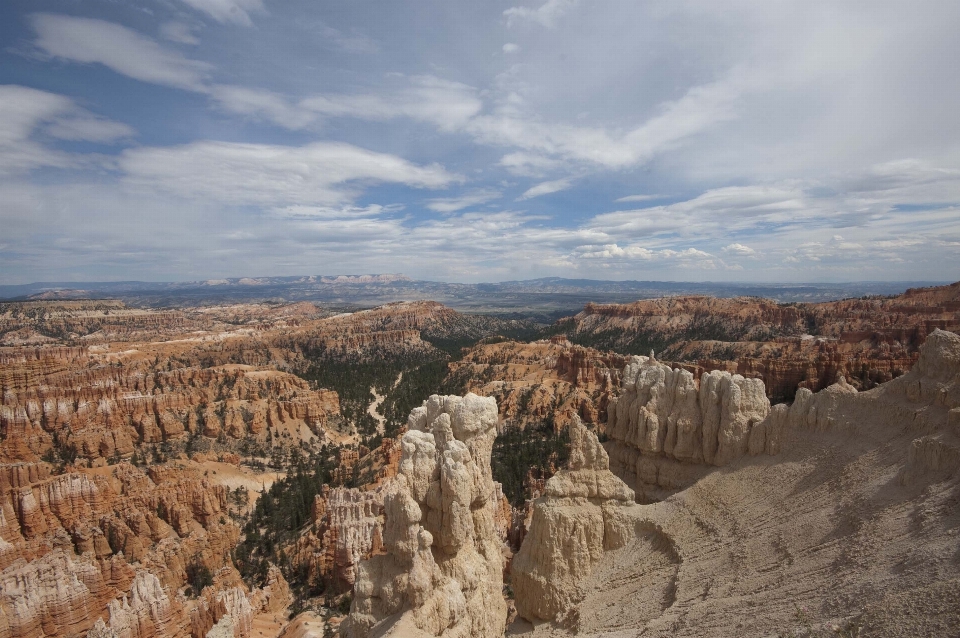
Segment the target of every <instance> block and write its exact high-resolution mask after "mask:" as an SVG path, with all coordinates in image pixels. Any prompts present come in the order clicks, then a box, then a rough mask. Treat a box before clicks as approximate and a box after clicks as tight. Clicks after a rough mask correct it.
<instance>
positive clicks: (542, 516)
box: [511, 417, 639, 622]
mask: <svg viewBox="0 0 960 638" xmlns="http://www.w3.org/2000/svg"><path fill="white" fill-rule="evenodd" d="M609 465H610V464H609V459H608V457H607V453H606V451H604V449H603V447H602V446H601V445H600V442H599V441H598V440H597V437H596V435H595V434H594V433H593V432H590V431H589V430H587V428H586V427H585V426H584V425H583V423H582V422H581V421H580V419H579V418H576V417H575V418H574V419H573V420H572V421H571V423H570V461H569V467H568V469H565V470H561V471H560V472H558V473H557V474H556V475H555V476H553V478H551V479H550V480H549V481H547V486H546V493H545V495H544V496H543V497H541V498H539V499H537V501H536V502H535V504H534V510H533V522H532V523H531V526H530V531H529V533H528V534H527V536H526V538H525V539H524V541H523V545H522V546H521V547H520V552H519V553H518V554H517V556H516V557H515V558H514V559H513V565H512V567H511V570H512V573H513V583H512V584H513V590H514V595H515V599H516V605H517V612H518V613H519V614H520V615H521V616H523V617H524V618H527V619H529V620H550V621H559V622H563V621H564V620H565V617H566V616H567V615H568V614H569V613H570V612H571V611H573V610H574V609H575V607H576V604H577V603H578V602H579V601H580V600H581V599H582V598H583V591H582V590H581V587H580V584H581V583H582V581H583V580H584V579H586V578H587V577H588V576H589V575H590V573H591V572H592V570H593V568H594V566H595V565H596V564H597V563H598V562H599V561H600V559H601V558H602V557H603V553H604V552H605V551H609V550H612V549H617V548H619V547H622V546H623V545H624V544H626V543H627V542H628V541H629V540H631V539H632V538H633V536H634V527H635V513H636V511H637V510H638V509H639V506H637V505H636V504H635V503H634V494H633V491H632V490H631V489H630V488H628V487H627V486H626V485H625V484H624V483H623V481H621V480H620V479H618V478H617V477H616V476H614V475H613V473H612V472H610V469H609Z"/></svg>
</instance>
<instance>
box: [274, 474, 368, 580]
mask: <svg viewBox="0 0 960 638" xmlns="http://www.w3.org/2000/svg"><path fill="white" fill-rule="evenodd" d="M383 498H384V495H383V490H382V489H372V490H368V491H364V490H360V489H357V488H345V487H335V488H332V489H331V488H330V487H328V486H326V485H325V486H324V488H323V492H322V493H321V494H318V495H317V496H316V499H315V500H314V505H313V518H314V524H313V526H312V527H311V528H310V529H308V530H307V531H306V532H304V533H302V534H301V535H300V536H299V537H298V538H297V541H296V544H295V546H294V549H293V552H292V562H293V564H294V567H295V568H296V569H299V570H301V571H303V572H305V573H306V574H307V577H306V580H307V582H312V583H321V582H322V583H323V584H324V589H325V591H327V592H330V593H342V592H348V591H350V590H351V589H352V588H353V584H354V582H356V578H357V567H358V565H359V564H360V561H361V560H363V559H364V558H367V557H369V556H370V554H371V553H378V552H380V551H382V548H383V530H382V517H383Z"/></svg>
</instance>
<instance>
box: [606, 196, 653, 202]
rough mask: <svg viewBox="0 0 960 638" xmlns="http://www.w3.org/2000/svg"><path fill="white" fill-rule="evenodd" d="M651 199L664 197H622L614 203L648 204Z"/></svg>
mask: <svg viewBox="0 0 960 638" xmlns="http://www.w3.org/2000/svg"><path fill="white" fill-rule="evenodd" d="M651 199H663V195H627V196H626V197H621V198H619V199H615V200H613V201H614V202H616V203H626V202H647V201H650V200H651Z"/></svg>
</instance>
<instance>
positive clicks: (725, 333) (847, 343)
mask: <svg viewBox="0 0 960 638" xmlns="http://www.w3.org/2000/svg"><path fill="white" fill-rule="evenodd" d="M558 325H559V326H560V327H562V328H564V329H566V330H567V331H568V334H569V335H570V337H571V339H573V340H574V341H576V342H578V343H585V344H590V345H592V346H594V347H603V348H610V349H613V350H616V351H618V352H628V353H639V352H646V351H647V349H649V348H651V347H653V348H656V350H657V352H658V353H660V354H661V358H663V359H666V360H672V361H676V362H681V363H683V364H684V366H685V367H688V368H689V369H690V370H691V371H693V372H694V373H695V375H696V376H697V377H699V376H700V375H701V374H702V373H703V372H710V371H712V370H721V371H726V372H731V373H737V374H741V375H743V376H745V377H757V378H760V379H762V380H763V381H764V383H765V386H766V389H767V396H768V397H770V398H771V399H776V400H790V399H792V398H793V396H794V393H795V392H796V391H797V389H798V388H807V389H809V390H811V391H814V392H815V391H817V390H820V389H822V388H825V387H827V386H829V385H831V384H833V383H834V382H835V381H836V379H837V378H838V377H839V376H844V377H845V378H846V379H847V380H848V381H849V382H850V383H851V384H852V385H854V387H856V388H858V389H860V390H864V389H868V388H871V387H874V386H875V385H877V384H878V383H884V382H886V381H889V380H891V379H893V378H896V377H898V376H900V375H902V374H904V373H905V372H906V371H907V370H909V369H910V367H911V366H912V365H913V363H914V362H915V361H916V360H917V356H918V353H919V348H920V345H921V344H922V343H923V341H924V339H925V338H926V336H927V335H928V334H929V333H930V332H932V331H933V330H935V329H937V328H940V329H946V330H957V329H958V328H960V283H956V284H952V285H950V286H941V287H936V288H918V289H911V290H908V291H906V292H905V293H903V294H902V295H899V296H896V297H890V298H885V297H876V298H863V299H846V300H842V301H832V302H825V303H794V304H778V303H775V302H773V301H770V300H766V299H760V298H754V297H739V298H734V299H719V298H714V297H703V296H687V297H665V298H661V299H648V300H643V301H637V302H634V303H630V304H588V305H587V306H586V307H585V308H584V310H583V312H581V313H579V314H578V315H576V316H575V317H572V318H570V319H567V320H564V321H562V322H561V323H560V324H558ZM661 350H662V351H663V352H662V353H661Z"/></svg>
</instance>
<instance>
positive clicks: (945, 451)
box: [514, 330, 960, 637]
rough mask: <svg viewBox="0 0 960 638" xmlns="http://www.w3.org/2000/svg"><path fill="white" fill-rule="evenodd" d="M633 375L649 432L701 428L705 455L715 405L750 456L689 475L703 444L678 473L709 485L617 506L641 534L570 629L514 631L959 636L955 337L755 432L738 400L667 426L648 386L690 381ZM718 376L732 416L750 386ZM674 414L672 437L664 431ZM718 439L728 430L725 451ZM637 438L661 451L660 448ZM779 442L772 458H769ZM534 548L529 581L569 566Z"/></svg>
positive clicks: (939, 337) (579, 602)
mask: <svg viewBox="0 0 960 638" xmlns="http://www.w3.org/2000/svg"><path fill="white" fill-rule="evenodd" d="M634 363H635V364H636V366H635V367H636V369H637V374H636V375H627V374H625V379H626V378H630V377H631V376H633V378H638V379H639V381H638V385H640V386H641V388H640V389H639V390H636V393H637V395H638V396H639V395H640V394H641V393H643V392H648V393H649V394H650V395H651V398H649V399H648V400H647V401H646V402H644V403H640V404H639V405H637V406H636V410H635V412H634V414H635V415H636V416H637V417H640V416H643V417H644V423H646V427H647V430H646V432H647V433H649V432H650V424H651V422H653V417H657V418H656V422H655V423H654V425H656V426H657V427H660V426H661V425H664V426H665V427H666V428H667V430H668V432H667V434H665V435H664V441H666V440H668V439H669V437H670V434H669V430H670V428H678V429H677V437H678V439H679V437H680V434H681V431H680V429H679V427H680V426H679V425H678V424H682V423H683V422H684V420H683V419H676V420H675V421H673V422H672V423H671V419H670V417H671V415H673V416H680V415H682V414H685V415H687V417H689V418H690V419H693V417H692V416H691V415H693V414H700V415H701V426H700V429H699V430H690V431H691V432H693V431H699V433H700V436H701V439H700V440H701V444H702V441H703V440H705V439H704V438H703V432H704V428H703V423H704V422H705V420H706V419H705V417H704V416H703V415H704V414H705V413H709V412H710V410H707V411H706V412H704V411H703V410H702V408H703V407H704V405H706V406H707V407H709V406H710V405H714V406H717V407H719V408H721V411H720V414H721V418H720V419H719V421H718V422H719V423H721V424H722V423H724V422H726V423H729V424H731V425H730V428H729V433H730V435H731V436H730V438H729V441H731V442H736V443H737V445H736V449H737V450H738V454H740V456H739V457H738V458H732V459H730V460H728V461H726V462H725V464H724V466H723V467H722V468H719V469H718V468H716V465H708V464H707V461H706V458H704V460H703V461H702V462H701V461H695V460H693V459H694V458H695V457H696V454H698V452H696V451H693V452H691V451H690V450H697V449H699V450H700V451H699V454H700V455H705V452H704V451H703V447H702V445H701V446H700V447H699V448H697V447H696V446H693V447H687V448H684V449H685V450H686V452H684V458H685V459H686V460H685V461H684V462H683V464H684V465H685V466H697V467H701V468H703V470H704V471H703V473H702V474H701V475H699V477H698V478H697V480H695V481H693V482H692V483H689V484H687V485H686V486H685V487H684V489H682V490H679V491H674V492H671V493H669V494H665V498H664V500H662V501H658V502H656V503H652V504H649V505H640V506H635V507H633V506H628V507H624V508H622V509H623V510H624V511H631V512H633V513H635V515H634V516H632V520H633V522H634V527H633V530H634V531H635V534H634V535H633V536H632V537H631V536H627V537H626V541H625V542H624V543H623V545H622V546H620V547H618V548H613V549H610V550H607V551H604V552H602V553H600V554H599V558H598V559H597V560H595V561H591V562H590V569H589V570H581V571H580V572H579V574H580V575H579V576H578V578H577V579H573V580H576V590H575V591H577V596H576V597H570V598H568V599H567V600H569V601H570V602H569V605H570V607H568V609H567V611H565V612H564V613H563V615H562V616H561V617H560V619H561V620H564V621H565V624H564V625H557V624H554V625H552V626H549V625H537V626H531V625H523V624H522V623H520V626H518V627H514V629H515V630H516V632H517V633H524V635H530V636H547V635H549V636H554V637H556V636H562V635H578V636H597V637H599V636H608V635H611V634H612V635H618V632H619V633H623V632H628V633H630V634H634V633H642V634H643V635H645V636H646V635H649V636H664V637H666V636H671V637H674V636H691V637H693V636H704V635H711V636H712V635H722V636H725V635H782V634H784V633H790V634H797V635H803V633H804V632H807V633H810V632H820V633H822V634H824V635H827V634H830V633H840V632H841V631H842V632H846V633H847V635H871V636H891V637H892V636H904V635H935V636H949V635H954V634H956V632H957V629H958V628H960V594H958V593H957V591H958V590H957V589H956V586H957V584H958V583H960V565H958V563H957V561H956V560H955V559H956V542H957V534H956V530H957V529H958V526H960V512H958V511H957V509H956V507H955V506H954V505H955V502H956V494H957V489H958V481H960V427H958V426H960V416H958V415H960V336H957V335H956V334H952V333H948V332H944V331H939V330H937V331H934V332H933V333H931V334H930V335H929V336H928V338H927V339H926V342H925V344H924V345H923V347H922V350H921V353H920V357H919V360H918V362H917V364H916V366H914V368H913V370H911V371H910V372H909V373H907V374H906V375H904V376H902V377H900V378H898V379H895V380H893V381H890V382H888V383H886V384H883V385H881V386H878V387H877V388H874V389H872V390H869V391H866V392H859V393H858V392H857V391H856V389H855V388H852V387H851V386H849V385H847V384H843V383H839V384H834V385H833V386H831V387H829V388H827V389H825V390H822V391H820V392H818V393H816V394H813V393H810V392H808V391H803V392H801V393H799V394H798V399H797V400H796V401H795V402H794V403H793V404H792V405H789V406H788V405H783V404H781V405H776V406H773V407H772V408H770V409H769V412H768V413H767V415H766V417H765V418H764V419H763V420H761V421H759V422H755V423H754V424H753V426H752V427H748V428H747V430H746V432H745V433H744V432H742V431H741V429H740V428H739V426H737V425H736V424H737V423H738V419H737V416H738V415H739V414H745V413H747V412H749V411H745V410H744V404H743V402H742V401H741V404H740V408H739V409H737V410H731V411H729V412H725V408H724V401H720V402H714V401H708V402H707V403H706V404H704V403H703V402H697V403H694V402H693V400H692V399H689V401H690V402H689V403H685V402H683V401H681V402H680V404H679V405H687V406H688V409H686V410H682V411H673V410H670V411H667V412H666V413H664V412H662V411H660V410H659V409H657V405H664V404H665V402H666V400H665V396H666V394H669V393H670V390H669V387H670V386H669V385H668V384H666V383H664V384H663V387H662V388H659V389H657V386H658V383H653V384H649V383H647V381H645V379H646V380H649V379H651V378H655V379H661V380H666V379H667V378H669V377H671V376H672V377H673V378H674V379H675V380H678V382H677V385H678V386H680V387H684V386H683V384H682V383H680V382H679V381H682V380H683V379H685V378H686V377H685V376H684V375H680V374H679V371H676V370H673V371H670V373H669V374H668V373H667V371H666V370H662V369H660V368H661V366H660V364H659V363H657V362H654V361H649V360H648V361H638V362H634ZM628 367H629V366H628ZM709 376H710V375H708V377H709ZM723 379H724V381H722V383H721V386H723V385H726V386H727V389H726V390H725V391H724V390H721V391H720V392H719V394H720V396H724V397H726V399H725V401H726V402H727V405H729V406H733V405H734V403H733V402H732V397H733V396H734V395H735V394H736V392H735V391H734V390H733V388H734V387H740V386H739V385H738V384H737V379H735V378H733V377H732V376H724V377H723ZM704 381H706V382H707V384H709V383H710V380H709V378H706V379H701V384H700V387H699V388H697V390H698V393H697V395H696V397H697V398H698V401H699V399H700V398H701V397H702V395H701V394H700V392H702V391H703V387H704V385H705V384H704ZM643 386H646V387H645V388H644V387H643ZM741 393H742V389H741ZM625 394H626V392H625ZM672 396H673V400H676V399H677V398H680V397H689V396H690V395H689V392H685V393H684V392H676V391H674V392H673V393H672ZM741 398H742V397H741ZM693 406H696V408H697V409H696V410H694V409H693ZM641 408H643V409H641ZM724 413H726V414H727V417H723V416H722V415H723V414H724ZM664 414H666V416H667V417H668V419H667V422H666V424H662V422H661V420H660V416H663V415H664ZM636 422H637V423H639V422H640V419H639V418H638V419H637V420H636ZM723 430H724V426H723V425H720V426H719V427H718V434H717V436H718V439H717V440H718V444H717V450H720V449H721V444H720V443H721V442H720V438H719V437H720V436H721V435H720V434H719V433H720V432H722V431H723ZM734 435H736V436H734ZM743 436H745V437H746V449H745V450H744V448H743V447H742V446H743V438H742V437H743ZM637 441H638V445H643V446H645V447H646V448H647V449H648V450H652V449H654V447H653V446H652V442H653V438H652V437H640V438H639V439H637ZM771 442H774V443H775V444H776V445H775V447H774V448H768V447H767V446H768V444H770V443H771ZM621 446H623V447H625V446H626V444H625V443H624V442H623V441H618V440H615V439H612V440H611V441H609V442H608V443H607V447H608V449H610V448H613V449H612V450H611V451H613V450H615V449H616V448H618V447H621ZM631 447H633V445H632V444H631ZM665 447H666V445H665V443H664V444H663V445H662V446H661V447H660V449H659V451H656V452H647V453H646V454H647V455H648V456H649V457H651V458H652V457H656V458H662V459H666V458H668V454H672V453H668V452H665V451H664V450H665ZM633 449H634V450H635V451H636V452H637V453H638V454H639V453H641V452H640V450H639V448H635V447H634V448H633ZM672 460H673V461H674V462H676V463H679V461H677V460H676V459H672ZM610 461H611V468H612V469H613V470H614V471H615V472H620V471H623V472H624V474H623V476H624V478H626V479H628V482H629V480H634V479H635V476H634V475H633V474H632V473H631V471H630V468H618V467H617V465H616V462H615V459H614V455H613V454H611V459H610ZM715 462H716V457H714V463H715ZM558 476H560V475H559V474H558ZM540 520H543V521H548V520H551V519H549V518H548V517H543V518H542V519H540ZM536 525H537V522H536V520H535V522H534V526H535V527H536ZM548 527H550V528H551V533H550V534H545V536H546V537H547V538H554V536H553V534H552V530H553V528H554V527H556V529H558V530H559V529H564V528H563V524H562V522H560V521H557V522H551V524H550V525H549V526H548ZM538 534H539V532H538ZM532 539H533V530H531V535H530V536H528V538H527V540H525V541H524V547H523V548H522V549H521V555H523V556H525V557H526V556H529V557H530V558H532V560H531V564H532V566H533V567H532V568H531V567H525V568H524V572H534V573H536V570H538V569H539V570H543V573H554V572H553V571H550V567H549V566H551V565H555V564H557V563H561V561H560V559H558V558H556V557H554V555H553V554H551V553H544V552H543V551H542V548H543V547H544V545H543V544H542V543H536V544H531V545H530V547H529V550H528V549H527V543H532ZM547 546H548V547H549V545H547ZM517 563H522V561H520V556H518V557H517V559H516V561H515V565H516V564H517ZM561 564H562V563H561ZM553 569H556V568H553ZM568 573H572V572H568ZM544 582H548V581H547V579H544ZM566 591H569V590H566ZM525 596H526V595H525V594H524V603H523V605H521V602H520V601H521V596H520V595H519V593H518V609H521V607H522V608H523V609H526V610H527V611H526V612H525V613H526V615H527V617H528V618H532V619H540V618H543V617H544V616H549V613H550V612H552V611H553V609H549V610H544V611H545V613H544V614H543V615H539V613H538V610H537V609H536V608H533V609H530V608H529V607H528V606H527V605H528V602H527V601H526V597H525ZM533 600H535V601H539V600H540V599H539V598H534V599H533ZM797 609H801V610H802V617H801V616H800V615H798V612H797ZM745 610H749V613H745ZM555 618H556V617H554V619H555ZM518 623H519V621H518Z"/></svg>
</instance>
